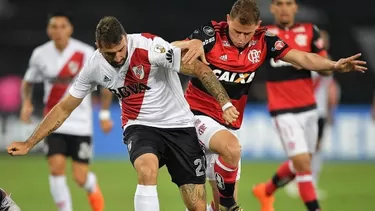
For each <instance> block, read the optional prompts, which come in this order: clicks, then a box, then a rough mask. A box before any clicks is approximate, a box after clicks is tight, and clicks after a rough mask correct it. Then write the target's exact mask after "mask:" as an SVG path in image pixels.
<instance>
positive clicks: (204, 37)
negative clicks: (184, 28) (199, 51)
mask: <svg viewBox="0 0 375 211" xmlns="http://www.w3.org/2000/svg"><path fill="white" fill-rule="evenodd" d="M188 39H189V40H192V39H198V40H201V41H202V43H203V48H204V52H205V53H208V52H210V50H211V49H212V48H213V47H214V45H215V42H216V32H215V29H214V26H213V25H212V23H211V22H210V23H207V24H205V25H202V26H200V27H199V28H197V29H195V30H194V31H193V33H191V34H190V36H189V37H188Z"/></svg>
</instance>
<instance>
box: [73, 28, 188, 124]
mask: <svg viewBox="0 0 375 211" xmlns="http://www.w3.org/2000/svg"><path fill="white" fill-rule="evenodd" d="M127 39H128V56H127V59H126V61H125V64H124V65H123V66H122V67H121V68H119V69H116V68H114V67H112V66H111V65H110V64H109V63H108V62H107V61H106V60H105V59H104V57H103V56H102V54H101V53H100V52H99V51H98V50H97V51H95V53H94V55H93V56H92V57H91V59H90V60H89V62H88V63H87V64H86V65H85V66H84V68H83V70H82V71H81V72H80V74H79V76H78V78H77V81H76V82H75V83H74V84H73V86H72V87H71V89H70V94H71V95H72V96H74V97H76V98H83V97H85V96H86V95H87V94H89V93H90V92H91V91H92V90H93V89H94V88H95V87H96V86H97V85H98V84H99V85H101V86H103V87H106V88H108V89H109V90H111V92H113V93H114V94H116V95H117V97H118V98H119V101H120V106H121V110H122V125H123V127H124V128H125V127H127V126H129V125H133V124H141V125H147V126H153V127H160V128H176V127H193V126H194V124H193V118H194V116H193V114H192V113H191V111H190V107H189V105H188V103H187V102H186V100H185V98H184V93H183V91H182V87H181V83H180V79H179V77H178V74H177V72H178V71H179V70H180V59H181V49H179V48H175V47H173V46H171V45H170V44H169V43H168V42H166V41H164V40H163V39H162V38H160V37H155V36H154V35H151V34H129V35H127Z"/></svg>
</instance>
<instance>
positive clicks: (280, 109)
mask: <svg viewBox="0 0 375 211" xmlns="http://www.w3.org/2000/svg"><path fill="white" fill-rule="evenodd" d="M267 29H268V31H269V32H271V33H273V34H275V35H277V36H279V37H280V38H281V39H283V40H284V41H285V42H286V43H287V44H288V45H289V46H290V47H291V48H293V49H297V50H301V51H305V52H312V53H317V54H320V55H322V56H326V55H327V52H326V51H325V49H324V41H323V39H322V38H321V37H320V34H319V29H318V28H317V27H316V26H315V25H313V24H310V23H305V24H295V25H294V26H292V27H290V28H285V27H281V26H278V25H270V26H267ZM266 65H267V85H266V87H267V95H268V108H269V111H270V112H271V115H277V114H281V113H289V112H292V113H296V112H302V111H307V110H311V109H314V108H316V102H315V97H314V89H313V82H312V79H311V72H310V71H309V70H303V69H300V70H297V69H296V68H295V67H293V66H292V64H290V63H287V62H284V61H281V60H279V61H275V60H274V59H269V60H267V64H266Z"/></svg>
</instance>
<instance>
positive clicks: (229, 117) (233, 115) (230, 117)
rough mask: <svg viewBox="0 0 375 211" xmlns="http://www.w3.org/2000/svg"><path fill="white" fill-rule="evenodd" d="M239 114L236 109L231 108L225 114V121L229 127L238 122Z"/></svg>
mask: <svg viewBox="0 0 375 211" xmlns="http://www.w3.org/2000/svg"><path fill="white" fill-rule="evenodd" d="M239 114H240V112H238V111H237V109H236V107H234V106H231V107H229V108H227V109H225V111H224V112H223V119H224V120H225V123H226V124H227V125H229V124H232V122H235V121H236V120H237V118H238V115H239Z"/></svg>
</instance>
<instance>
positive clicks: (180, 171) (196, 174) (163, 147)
mask: <svg viewBox="0 0 375 211" xmlns="http://www.w3.org/2000/svg"><path fill="white" fill-rule="evenodd" d="M124 143H125V144H127V145H128V151H129V157H130V161H131V162H132V164H133V165H134V161H135V160H136V159H137V158H138V157H139V156H141V155H143V154H146V153H152V154H155V155H156V156H157V157H158V158H159V168H160V167H162V166H163V165H166V166H167V168H168V172H169V174H170V175H171V177H172V182H173V183H175V184H176V185H177V186H178V187H180V186H181V185H185V184H204V183H205V181H206V158H205V156H204V152H203V147H202V146H201V144H200V143H199V141H198V137H197V134H196V131H195V128H194V127H191V128H156V127H149V126H144V125H131V126H129V127H127V128H126V129H125V131H124Z"/></svg>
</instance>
